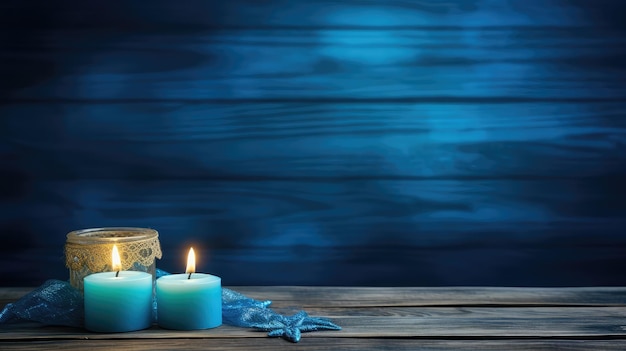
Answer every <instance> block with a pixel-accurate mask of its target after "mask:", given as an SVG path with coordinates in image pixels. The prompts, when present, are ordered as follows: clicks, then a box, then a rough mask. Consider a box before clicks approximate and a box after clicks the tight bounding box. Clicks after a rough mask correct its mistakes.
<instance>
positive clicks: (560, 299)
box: [0, 286, 626, 316]
mask: <svg viewBox="0 0 626 351" xmlns="http://www.w3.org/2000/svg"><path fill="white" fill-rule="evenodd" d="M229 288H231V289H233V290H235V291H238V292H240V293H242V294H244V295H246V296H249V297H251V298H253V299H257V300H263V301H264V300H271V301H272V308H276V309H279V310H287V309H289V308H295V307H296V306H297V307H298V308H305V309H307V310H309V311H311V310H319V311H324V313H326V314H328V315H339V316H345V315H348V314H352V315H355V316H357V315H361V314H363V313H365V314H367V313H370V314H372V315H381V312H382V311H387V312H385V313H382V314H383V315H391V316H393V315H397V314H401V315H406V313H405V312H402V311H412V312H410V313H417V314H420V313H426V312H425V311H427V310H437V311H444V310H447V311H453V312H454V311H457V313H458V310H457V308H468V307H472V308H474V307H484V308H486V307H501V308H505V309H511V308H520V307H524V308H526V311H549V309H542V308H534V309H532V307H543V308H547V307H553V308H555V307H558V308H562V307H571V308H576V311H584V310H585V309H584V308H587V311H597V310H593V309H590V308H589V307H596V308H597V307H602V309H600V310H601V311H604V312H602V313H605V314H609V313H610V312H612V311H613V312H615V311H617V313H618V314H619V313H621V311H622V308H626V297H625V296H626V288H624V287H578V288H528V287H526V288H505V287H423V288H419V287H393V288H391V287H325V286H316V287H310V286H309V287H307V286H231V287H229ZM32 290H33V288H26V287H24V288H0V306H4V305H5V304H7V303H9V302H14V301H17V300H18V299H19V298H21V297H22V296H24V295H25V294H27V293H28V292H30V291H32ZM436 307H455V308H449V309H443V308H439V309H435V308H436ZM346 310H347V311H349V313H348V312H346ZM481 310H483V309H477V310H476V311H481ZM407 313H408V312H407Z"/></svg>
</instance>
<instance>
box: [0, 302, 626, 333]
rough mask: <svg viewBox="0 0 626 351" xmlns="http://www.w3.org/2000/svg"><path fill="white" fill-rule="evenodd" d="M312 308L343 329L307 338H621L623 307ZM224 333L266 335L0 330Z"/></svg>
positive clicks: (224, 329) (21, 329) (625, 329)
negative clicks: (383, 311) (382, 310)
mask: <svg viewBox="0 0 626 351" xmlns="http://www.w3.org/2000/svg"><path fill="white" fill-rule="evenodd" d="M313 312H314V313H315V315H317V316H321V317H329V318H331V319H332V320H333V321H334V322H335V323H337V324H338V325H340V326H341V327H342V330H340V331H324V332H319V333H311V334H306V337H307V338H318V337H321V338H412V337H420V338H478V337H480V338H512V337H516V338H553V337H559V338H563V339H570V338H573V339H576V338H596V339H597V338H608V337H613V338H626V307H594V308H582V307H579V308H572V307H551V308H548V307H542V308H532V307H524V308H521V307H520V308H487V307H483V308H469V307H460V308H452V307H449V308H427V307H422V308H402V309H390V310H389V311H388V313H381V311H380V310H377V309H374V310H373V311H370V310H369V309H368V308H351V309H341V310H340V311H337V312H336V313H332V309H331V308H328V307H327V308H321V307H320V308H319V309H313V310H312V313H313ZM328 312H331V313H328ZM354 312H356V313H354ZM383 314H384V315H383ZM227 337H229V338H265V337H266V333H264V332H259V331H254V330H251V329H248V328H239V327H231V326H221V327H219V328H217V329H212V330H201V331H170V330H164V329H160V328H158V327H156V326H155V327H152V328H151V329H147V330H142V331H139V332H131V333H120V334H94V333H90V332H88V331H85V330H83V329H76V328H61V327H33V326H19V325H17V326H8V327H2V329H0V339H2V340H38V339H44V340H49V339H77V340H83V339H103V340H110V339H116V340H117V339H172V338H174V339H180V338H227Z"/></svg>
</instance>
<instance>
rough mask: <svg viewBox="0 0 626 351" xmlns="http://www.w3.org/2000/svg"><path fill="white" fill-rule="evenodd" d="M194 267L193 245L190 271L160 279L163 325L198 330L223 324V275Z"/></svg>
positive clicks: (159, 317) (160, 321) (159, 318)
mask: <svg viewBox="0 0 626 351" xmlns="http://www.w3.org/2000/svg"><path fill="white" fill-rule="evenodd" d="M194 271H195V256H194V253H193V249H191V250H190V251H189V257H188V261H187V273H185V274H172V275H166V276H163V277H161V278H159V279H157V281H156V299H157V323H158V324H159V326H160V327H162V328H165V329H176V330H195V329H209V328H215V327H218V326H220V325H222V279H221V278H220V277H217V276H214V275H211V274H203V273H193V272H194Z"/></svg>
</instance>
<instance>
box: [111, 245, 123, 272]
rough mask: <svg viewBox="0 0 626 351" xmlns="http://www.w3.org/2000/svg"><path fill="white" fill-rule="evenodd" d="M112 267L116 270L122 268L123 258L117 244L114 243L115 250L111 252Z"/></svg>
mask: <svg viewBox="0 0 626 351" xmlns="http://www.w3.org/2000/svg"><path fill="white" fill-rule="evenodd" d="M111 258H112V259H111V267H112V268H113V271H114V272H119V271H121V270H122V260H121V259H120V253H119V251H117V245H113V251H112V252H111Z"/></svg>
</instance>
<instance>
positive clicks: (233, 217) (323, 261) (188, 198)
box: [0, 179, 624, 286]
mask: <svg viewBox="0 0 626 351" xmlns="http://www.w3.org/2000/svg"><path fill="white" fill-rule="evenodd" d="M594 184H595V183H594V182H591V183H587V182H581V181H563V180H560V181H525V182H522V181H514V182H512V181H507V180H504V181H480V182H479V181H473V182H459V181H433V180H431V181H426V180H424V181H351V182H335V181H332V182H326V181H306V182H304V181H282V180H276V181H237V182H233V181H205V180H194V181H190V180H168V181H145V180H144V181H142V180H135V181H128V180H127V181H124V180H102V179H101V180H83V181H72V180H67V181H61V180H57V181H54V180H50V181H37V182H34V183H29V184H28V185H27V188H28V189H30V190H29V191H28V192H27V193H26V195H20V200H19V201H16V202H15V203H13V204H12V205H10V206H5V207H4V209H3V211H2V213H1V214H0V218H1V219H2V221H3V222H2V223H4V227H3V232H4V233H6V234H7V235H5V236H3V237H2V238H1V240H2V245H1V247H2V248H3V258H4V259H5V260H6V261H7V262H12V261H15V260H17V261H21V262H22V263H21V264H20V265H19V266H17V267H16V266H15V265H5V266H3V267H2V268H0V275H1V278H2V281H4V282H6V284H10V282H14V283H13V284H17V283H18V282H15V279H16V278H19V279H20V280H21V281H30V282H32V283H31V284H33V285H38V284H41V283H42V282H43V281H44V280H45V279H49V278H58V279H66V278H67V270H66V269H65V267H64V263H63V262H64V261H63V251H62V247H63V245H64V243H65V234H66V233H67V232H69V231H71V230H73V229H75V228H85V227H97V226H119V225H128V226H140V227H154V228H156V229H157V230H159V231H160V240H161V244H162V246H163V250H164V257H163V259H162V260H161V261H159V262H158V263H157V264H158V266H159V267H160V268H163V269H165V270H167V271H173V272H176V271H179V270H180V269H182V268H181V267H183V265H184V262H181V259H180V258H181V257H184V252H185V248H186V247H188V246H189V245H193V246H194V247H197V250H198V254H199V256H200V257H201V258H202V267H203V269H205V270H209V271H211V272H212V273H216V274H218V275H220V276H223V277H224V279H225V281H224V283H225V284H230V285H241V284H250V283H255V284H258V285H286V284H299V285H316V284H317V285H323V284H326V285H378V286H380V285H383V286H384V285H387V286H389V285H391V286H393V285H403V284H405V285H468V284H469V285H478V284H482V285H509V286H511V285H513V286H519V285H548V286H559V285H561V286H562V285H574V286H581V285H619V282H620V279H621V278H620V277H621V275H620V274H619V267H621V266H623V263H624V261H623V260H624V256H623V250H622V249H621V245H622V244H623V240H624V238H623V236H622V228H623V227H624V217H623V216H622V214H621V213H623V206H621V207H620V205H619V202H618V199H617V198H616V200H615V203H613V204H612V203H606V202H603V201H606V199H607V198H609V196H610V195H609V194H610V191H611V190H610V189H606V190H605V192H604V193H600V192H594V189H597V188H594ZM585 187H588V189H589V190H588V191H587V192H583V191H584V189H585ZM572 194H576V195H575V196H574V195H572ZM618 195H619V192H614V193H613V194H611V196H616V197H617V196H618ZM620 211H621V212H620ZM590 232H593V233H594V236H593V238H590V237H589V233H590ZM442 233H445V235H442ZM475 233H480V235H479V236H477V235H476V234H475ZM9 234H10V235H9ZM34 238H38V239H36V240H35V239H34ZM26 257H27V258H28V260H25V259H24V258H26ZM285 262H289V264H285ZM468 262H471V265H470V266H468V264H467V263H468ZM44 266H45V267H47V269H46V271H43V272H42V271H41V269H40V267H44ZM529 271H530V272H533V273H532V274H531V275H529V274H528V272H529ZM460 272H464V273H463V274H459V273H460Z"/></svg>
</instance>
